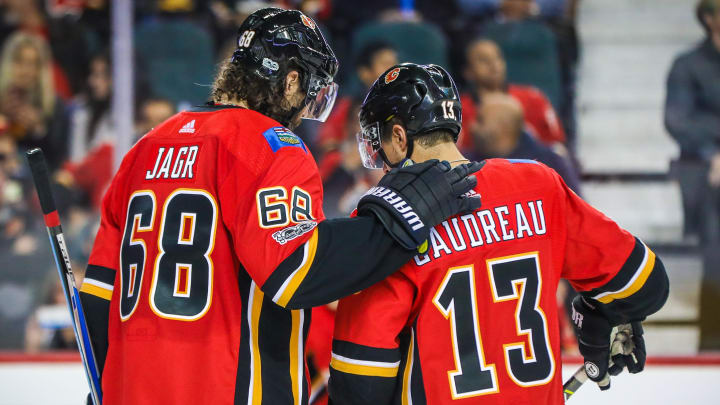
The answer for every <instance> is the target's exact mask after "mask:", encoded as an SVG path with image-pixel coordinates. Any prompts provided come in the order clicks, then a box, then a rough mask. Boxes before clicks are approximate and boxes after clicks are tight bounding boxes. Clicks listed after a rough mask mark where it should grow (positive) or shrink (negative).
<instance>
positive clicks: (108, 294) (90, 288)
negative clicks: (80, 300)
mask: <svg viewBox="0 0 720 405" xmlns="http://www.w3.org/2000/svg"><path fill="white" fill-rule="evenodd" d="M80 292H84V293H87V294H90V295H94V296H96V297H98V298H102V299H104V300H108V301H110V299H111V298H112V290H108V289H106V288H102V287H98V286H96V285H93V284H88V283H83V285H82V287H80Z"/></svg>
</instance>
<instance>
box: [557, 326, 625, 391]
mask: <svg viewBox="0 0 720 405" xmlns="http://www.w3.org/2000/svg"><path fill="white" fill-rule="evenodd" d="M627 326H629V325H627V324H623V325H620V326H616V327H615V328H613V332H612V336H613V338H612V344H610V363H609V364H608V369H609V370H610V372H609V375H611V376H615V375H618V374H620V372H621V371H622V369H619V370H616V371H614V372H613V371H612V367H613V364H614V363H613V361H612V357H613V356H615V355H617V354H621V353H623V352H624V348H625V347H624V343H625V342H627V341H630V332H628V328H627ZM630 330H632V329H630ZM626 354H627V353H626ZM606 378H607V384H610V377H609V376H607V377H606ZM587 380H588V376H587V373H586V372H585V365H584V364H583V365H582V366H580V368H578V370H577V371H576V372H575V374H573V375H572V377H570V378H569V379H568V380H567V381H565V384H563V393H564V394H565V401H566V402H567V400H568V399H569V398H570V397H571V396H572V395H573V394H574V393H575V392H577V390H578V389H579V388H580V387H582V385H583V384H585V382H586V381H587ZM604 382H605V379H603V380H602V381H600V383H599V384H603V383H604Z"/></svg>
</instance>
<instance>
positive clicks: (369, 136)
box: [357, 122, 383, 169]
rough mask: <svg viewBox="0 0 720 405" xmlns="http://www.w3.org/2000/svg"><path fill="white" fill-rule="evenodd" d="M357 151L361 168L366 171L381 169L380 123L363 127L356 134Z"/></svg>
mask: <svg viewBox="0 0 720 405" xmlns="http://www.w3.org/2000/svg"><path fill="white" fill-rule="evenodd" d="M357 142H358V150H359V151H360V157H361V158H362V162H363V166H365V167H366V168H368V169H382V168H383V159H382V156H380V148H381V145H380V123H379V122H376V123H374V124H371V125H368V126H366V127H363V128H362V129H361V130H360V132H358V133H357Z"/></svg>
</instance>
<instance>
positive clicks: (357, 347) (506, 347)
mask: <svg viewBox="0 0 720 405" xmlns="http://www.w3.org/2000/svg"><path fill="white" fill-rule="evenodd" d="M476 176H477V178H478V185H477V187H476V189H475V191H476V192H477V193H478V194H480V196H481V199H482V207H481V208H480V209H479V210H477V211H475V212H473V213H468V214H466V215H459V216H455V217H453V218H451V219H449V220H447V221H445V222H443V223H442V224H440V225H438V226H437V227H435V228H434V229H433V230H432V231H431V234H430V238H429V240H428V243H429V249H428V251H427V253H426V254H424V255H417V256H415V258H414V260H411V261H410V262H409V263H407V264H406V265H405V266H404V267H403V268H402V269H401V270H400V271H398V272H396V273H395V274H393V275H392V276H390V277H389V278H387V279H386V280H384V281H382V282H380V283H378V284H376V285H374V286H373V287H371V288H369V289H367V290H364V291H363V292H361V293H359V294H356V295H353V296H350V297H347V298H345V299H343V300H341V302H340V306H339V310H338V315H337V318H336V327H335V336H334V339H335V340H334V344H333V354H332V361H331V367H332V368H333V372H339V373H345V374H346V375H347V374H354V375H360V376H364V377H367V376H377V377H379V378H383V377H384V378H387V377H393V376H394V377H396V378H397V381H396V384H395V385H394V394H393V395H394V396H395V402H394V403H402V404H406V403H413V404H425V403H427V404H451V403H452V404H509V403H512V404H514V405H520V404H549V405H554V404H557V405H560V404H563V403H564V401H563V394H562V381H561V363H560V342H559V331H558V319H557V313H558V311H557V306H556V298H555V297H556V289H557V285H558V280H559V279H560V278H566V279H568V280H570V282H571V283H572V285H573V286H574V287H575V288H576V289H578V290H579V291H590V290H593V289H595V288H598V287H601V286H603V285H605V284H607V283H608V282H609V281H610V280H611V279H613V277H615V275H616V274H617V273H618V272H619V271H620V269H621V268H623V266H624V265H625V262H626V261H627V260H628V258H629V256H630V254H631V252H632V251H633V250H634V249H635V248H636V243H637V244H639V245H641V247H639V248H638V249H640V248H644V245H642V243H641V242H639V241H636V239H635V238H634V237H633V236H632V235H631V234H630V233H628V232H627V231H624V230H623V229H621V228H620V227H618V225H617V224H615V223H614V222H613V221H611V220H610V219H609V218H607V217H606V216H605V215H603V214H602V213H600V212H599V211H597V210H595V209H593V208H592V207H590V206H589V205H588V204H586V203H585V202H584V201H583V200H581V199H580V198H579V197H578V196H577V195H575V194H574V193H573V192H572V191H571V190H570V189H568V188H567V187H566V186H565V184H564V183H563V181H562V180H561V179H560V177H559V176H558V175H557V173H555V172H554V171H552V170H550V169H548V168H547V167H546V166H544V165H542V164H539V163H537V162H534V161H509V160H504V159H491V160H488V161H487V163H486V164H485V166H484V167H483V169H482V170H481V171H480V172H478V173H476ZM648 251H649V250H648ZM646 256H647V255H646ZM639 257H642V255H640V256H639ZM635 265H636V264H635ZM641 266H644V265H643V264H641ZM636 267H637V266H636ZM333 379H334V377H333ZM365 383H367V380H365ZM330 388H331V395H334V393H333V381H332V380H331V387H330Z"/></svg>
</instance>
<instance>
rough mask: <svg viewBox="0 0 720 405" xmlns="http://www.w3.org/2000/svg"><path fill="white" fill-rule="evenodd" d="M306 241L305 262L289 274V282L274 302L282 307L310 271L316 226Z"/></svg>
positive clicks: (315, 241) (316, 235)
mask: <svg viewBox="0 0 720 405" xmlns="http://www.w3.org/2000/svg"><path fill="white" fill-rule="evenodd" d="M306 243H307V244H308V245H307V254H306V256H305V263H304V264H303V265H302V266H300V267H299V268H298V269H297V270H295V271H294V272H293V274H292V275H291V276H290V282H289V283H288V284H287V286H285V290H284V291H283V292H282V294H281V295H280V298H278V300H277V301H275V302H276V304H278V305H280V306H281V307H283V308H285V307H286V306H287V304H288V302H290V298H292V296H293V295H294V294H295V291H297V289H298V287H300V283H302V282H303V280H305V276H307V274H308V271H310V267H311V266H312V263H313V260H314V259H315V252H316V251H317V243H318V231H317V228H315V230H313V233H312V236H310V240H308V241H307V242H306Z"/></svg>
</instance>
